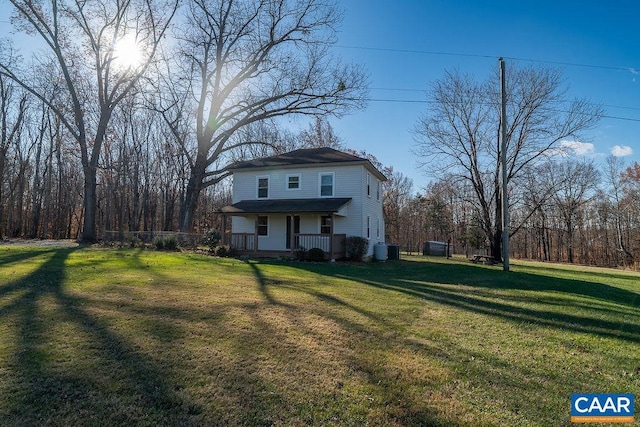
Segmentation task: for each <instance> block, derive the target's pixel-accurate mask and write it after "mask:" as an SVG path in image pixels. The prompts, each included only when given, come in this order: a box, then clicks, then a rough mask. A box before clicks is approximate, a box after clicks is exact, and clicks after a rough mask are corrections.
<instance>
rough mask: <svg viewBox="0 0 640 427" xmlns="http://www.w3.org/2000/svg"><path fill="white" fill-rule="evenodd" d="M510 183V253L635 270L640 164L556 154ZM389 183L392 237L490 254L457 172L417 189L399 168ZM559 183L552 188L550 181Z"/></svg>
mask: <svg viewBox="0 0 640 427" xmlns="http://www.w3.org/2000/svg"><path fill="white" fill-rule="evenodd" d="M536 172H537V173H532V174H529V175H527V176H526V177H523V179H522V181H521V182H518V183H517V184H516V183H514V185H512V186H511V187H510V188H509V192H510V198H511V200H513V203H512V204H511V212H510V215H511V223H510V226H511V227H512V229H511V233H510V236H511V237H510V254H511V256H513V257H515V258H521V259H533V260H540V261H551V262H567V263H579V264H586V265H597V266H607V267H625V268H634V269H637V268H638V267H639V266H640V165H639V164H638V163H637V162H636V163H633V165H630V166H625V164H624V162H623V161H622V160H621V159H620V158H616V157H609V158H607V160H606V162H605V163H604V164H603V165H600V166H598V165H597V164H596V163H594V161H592V160H584V159H582V160H576V159H573V160H570V159H566V158H561V159H556V160H555V161H553V162H551V163H548V164H545V165H544V166H543V167H540V168H538V169H537V170H536ZM388 176H389V177H390V180H389V181H388V182H387V183H386V189H385V193H384V194H385V198H386V201H385V205H384V208H385V218H386V226H387V233H388V236H387V242H393V243H398V244H400V246H401V249H402V250H404V251H410V252H414V253H416V252H418V253H419V252H421V250H422V245H423V244H424V242H426V241H429V240H435V241H442V242H450V243H451V245H452V250H453V251H454V252H455V253H458V254H465V255H466V256H471V255H472V254H477V253H481V254H485V253H486V254H490V253H491V242H490V241H489V239H490V236H489V235H488V233H486V232H485V230H483V225H482V219H481V218H480V213H479V212H478V210H477V208H476V207H475V201H474V200H473V193H474V190H473V188H471V185H470V184H465V183H464V182H460V181H458V180H456V178H455V177H454V176H453V175H447V176H443V177H441V179H439V180H436V181H432V182H431V183H430V184H429V185H428V186H427V188H426V189H424V191H422V192H420V193H418V194H414V193H413V192H412V190H413V187H412V182H411V180H410V179H408V178H407V177H405V176H403V175H402V174H401V173H397V172H395V173H393V174H391V175H388ZM549 185H552V187H553V188H554V190H553V191H551V192H550V193H549V192H548V190H547V188H548V186H549Z"/></svg>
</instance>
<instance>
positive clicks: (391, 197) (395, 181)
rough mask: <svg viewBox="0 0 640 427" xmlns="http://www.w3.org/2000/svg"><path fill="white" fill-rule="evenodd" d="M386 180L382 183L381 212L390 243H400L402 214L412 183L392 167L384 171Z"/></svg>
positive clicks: (409, 195)
mask: <svg viewBox="0 0 640 427" xmlns="http://www.w3.org/2000/svg"><path fill="white" fill-rule="evenodd" d="M384 174H385V176H386V177H387V180H386V181H385V182H383V183H382V211H383V213H384V222H385V228H386V230H387V234H388V237H389V239H391V242H394V243H400V229H401V226H402V222H403V219H402V212H403V210H404V208H405V207H406V206H407V205H408V203H409V200H410V199H411V192H412V190H413V181H412V180H411V178H409V177H407V176H404V175H403V174H402V172H399V171H395V170H394V169H393V167H388V168H386V169H384Z"/></svg>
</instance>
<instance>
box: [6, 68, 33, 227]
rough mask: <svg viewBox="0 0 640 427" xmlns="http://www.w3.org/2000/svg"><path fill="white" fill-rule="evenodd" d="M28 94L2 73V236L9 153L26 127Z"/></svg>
mask: <svg viewBox="0 0 640 427" xmlns="http://www.w3.org/2000/svg"><path fill="white" fill-rule="evenodd" d="M27 101H28V97H27V94H26V93H25V92H23V91H21V90H20V88H19V87H17V86H16V85H15V84H14V83H13V82H12V81H11V80H10V79H7V78H6V77H4V76H2V75H0V237H2V235H3V233H4V230H5V227H4V215H3V212H4V211H5V208H6V206H5V201H6V199H5V197H4V195H3V183H4V179H5V169H6V164H7V155H8V153H9V150H10V148H11V147H12V146H13V145H15V144H17V142H18V140H19V139H20V135H21V133H22V130H23V127H24V119H25V113H26V110H27Z"/></svg>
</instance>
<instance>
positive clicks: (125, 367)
mask: <svg viewBox="0 0 640 427" xmlns="http://www.w3.org/2000/svg"><path fill="white" fill-rule="evenodd" d="M76 250H77V248H69V249H56V250H47V251H45V252H46V253H47V254H49V255H50V258H49V259H48V260H47V261H45V262H43V263H42V264H41V265H40V267H39V268H38V269H37V270H36V271H33V272H32V273H30V274H28V275H27V276H23V277H21V278H20V279H18V280H16V281H14V282H10V283H9V284H8V285H5V286H3V287H2V288H1V289H0V293H1V294H2V295H3V296H4V297H5V300H0V301H1V302H8V303H7V304H5V305H4V306H3V307H2V308H1V309H0V316H1V317H2V319H6V320H7V321H9V322H11V323H12V324H14V325H15V331H16V336H15V351H14V360H13V361H12V362H10V363H9V366H10V370H11V374H10V376H9V378H10V379H11V380H10V381H9V382H8V383H5V385H4V388H5V391H4V393H5V395H6V396H10V398H9V399H7V398H4V399H3V403H5V405H6V406H5V408H4V409H3V412H5V414H6V415H8V416H9V419H10V420H11V422H10V424H14V425H38V424H47V423H49V422H54V423H56V422H60V420H66V422H69V423H72V424H76V425H80V424H82V425H87V424H91V425H98V424H99V425H135V424H138V423H140V422H142V420H144V423H145V424H153V425H157V424H165V425H190V424H191V423H190V415H191V414H193V413H198V412H199V408H197V407H195V406H194V405H191V404H190V403H189V402H184V401H183V400H182V399H181V398H180V397H179V396H178V395H176V393H175V389H174V387H173V385H172V384H170V383H169V382H168V381H167V380H166V378H167V370H166V369H167V367H166V366H160V365H158V364H157V363H155V362H154V360H152V358H151V357H149V355H146V354H142V353H141V352H139V351H137V350H136V349H135V348H134V347H132V346H131V345H130V344H129V343H128V342H127V341H126V339H125V338H124V337H121V336H118V335H116V334H115V333H113V332H112V331H111V330H110V328H109V326H108V325H107V324H105V323H103V322H102V321H101V320H100V319H98V318H97V317H95V316H94V315H92V314H91V313H90V311H89V310H87V306H90V302H89V301H87V300H85V299H83V298H81V297H78V296H75V295H72V294H69V293H67V292H66V291H65V286H64V283H65V276H66V273H65V262H66V260H67V259H68V258H69V256H70V255H71V254H72V253H73V252H74V251H76ZM43 253H44V252H42V251H38V254H40V255H42V254H43ZM16 258H18V257H16ZM9 298H11V299H10V300H9ZM52 319H53V320H55V322H51V320H52ZM69 325H71V327H69ZM69 329H70V330H72V331H74V332H75V333H77V334H81V335H83V336H84V341H82V343H81V344H79V346H81V347H82V348H68V347H66V346H65V344H64V343H60V342H54V341H53V340H52V339H51V336H52V335H55V334H58V333H60V332H61V331H63V330H64V331H68V330H69ZM74 338H75V337H74ZM72 342H74V343H78V341H77V340H74V341H72ZM56 352H58V353H56ZM83 353H86V354H84V355H85V356H86V357H85V358H83ZM62 354H67V356H71V357H73V359H67V360H64V359H63V358H62V357H61V355H62Z"/></svg>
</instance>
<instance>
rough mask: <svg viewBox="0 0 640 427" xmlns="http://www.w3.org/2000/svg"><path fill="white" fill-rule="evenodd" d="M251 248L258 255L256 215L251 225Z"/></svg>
mask: <svg viewBox="0 0 640 427" xmlns="http://www.w3.org/2000/svg"><path fill="white" fill-rule="evenodd" d="M253 250H254V252H255V253H256V255H258V215H256V221H255V223H254V227H253Z"/></svg>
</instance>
